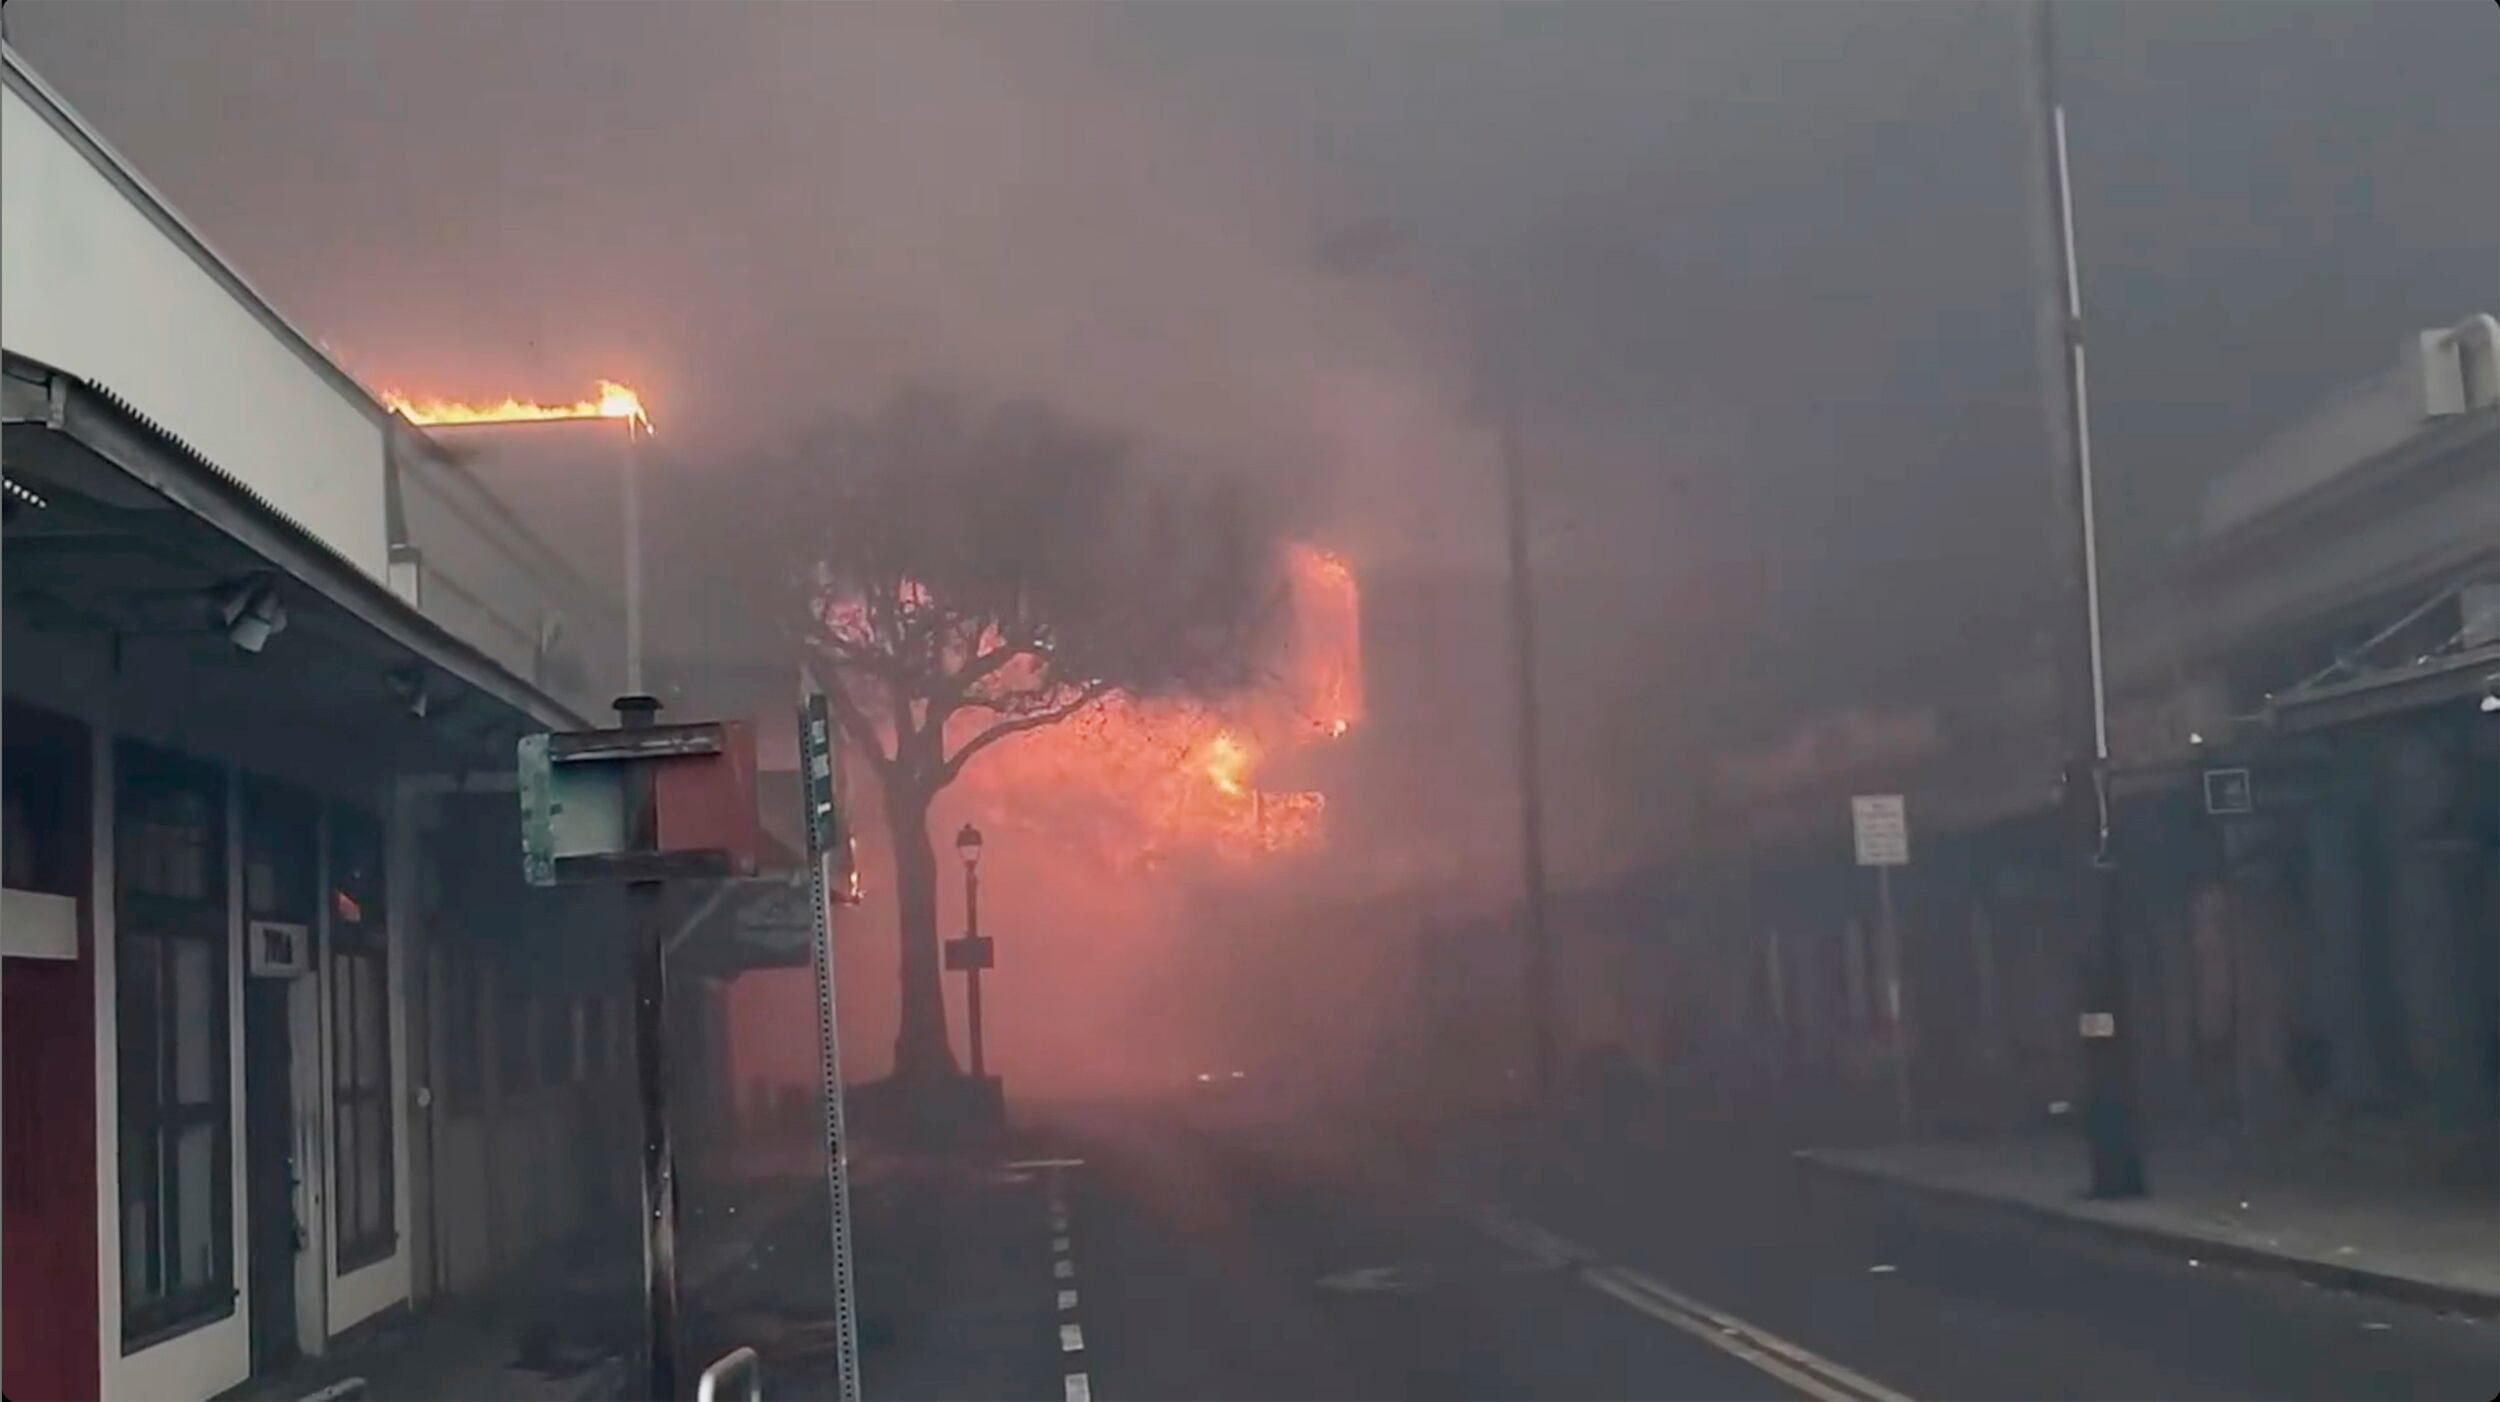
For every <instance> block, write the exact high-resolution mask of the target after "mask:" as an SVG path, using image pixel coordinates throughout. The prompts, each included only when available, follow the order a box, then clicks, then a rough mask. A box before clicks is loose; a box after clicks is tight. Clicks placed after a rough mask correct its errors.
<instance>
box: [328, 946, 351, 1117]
mask: <svg viewBox="0 0 2500 1402" xmlns="http://www.w3.org/2000/svg"><path fill="white" fill-rule="evenodd" d="M355 962H356V961H355V960H353V959H349V958H344V957H333V958H332V959H331V961H330V1058H331V1061H332V1062H333V1065H332V1066H331V1068H330V1076H331V1079H332V1081H333V1082H334V1084H336V1086H337V1087H338V1088H339V1089H341V1090H344V1089H346V1088H347V1087H348V1086H351V1085H353V1084H355V1066H356V980H355V979H354V978H352V977H350V971H351V970H353V969H354V967H355Z"/></svg>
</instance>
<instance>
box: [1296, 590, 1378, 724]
mask: <svg viewBox="0 0 2500 1402" xmlns="http://www.w3.org/2000/svg"><path fill="white" fill-rule="evenodd" d="M1286 564H1287V566H1288V567H1289V568H1290V569H1291V570H1292V584H1293V621H1294V640H1293V652H1294V658H1293V665H1292V666H1291V667H1290V668H1289V669H1288V676H1289V677H1290V678H1291V679H1292V683H1293V686H1294V690H1295V693H1296V694H1295V696H1294V701H1295V704H1296V705H1298V706H1299V707H1300V708H1301V709H1302V712H1303V714H1304V715H1306V716H1308V717H1309V718H1310V720H1311V723H1312V724H1313V725H1314V726H1316V727H1317V728H1318V729H1320V730H1321V731H1323V732H1325V733H1326V734H1328V735H1330V736H1331V737H1334V736H1339V735H1343V734H1345V733H1346V732H1347V731H1348V730H1351V729H1353V728H1354V723H1355V722H1356V721H1359V720H1361V719H1362V718H1363V622H1362V619H1363V596H1362V591H1361V589H1360V588H1359V587H1358V586H1357V584H1356V583H1355V579H1354V567H1353V566H1352V565H1350V564H1348V563H1347V562H1346V560H1345V557H1344V556H1341V555H1338V554H1336V553H1334V552H1332V551H1328V550H1322V549H1320V548H1319V547H1318V546H1316V545H1296V546H1294V547H1293V548H1292V550H1291V552H1290V554H1288V556H1287V557H1286Z"/></svg>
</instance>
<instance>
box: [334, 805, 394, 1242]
mask: <svg viewBox="0 0 2500 1402" xmlns="http://www.w3.org/2000/svg"><path fill="white" fill-rule="evenodd" d="M328 817H329V822H328V824H327V829H328V836H327V846H326V851H325V853H324V857H325V860H324V863H323V866H324V871H325V875H326V877H327V878H328V879H327V882H326V892H325V906H324V915H325V921H326V924H327V927H328V930H329V939H328V941H327V944H328V948H327V951H326V957H325V959H324V964H325V970H324V972H325V973H326V975H327V985H328V986H327V987H326V988H325V989H324V992H325V994H326V995H327V997H328V1000H329V1012H330V1020H329V1030H330V1047H329V1052H330V1106H329V1109H330V1221H331V1240H332V1243H333V1247H332V1250H333V1254H334V1256H335V1257H336V1261H337V1269H338V1273H339V1274H340V1275H342V1276H343V1275H346V1274H348V1273H349V1272H351V1271H357V1270H362V1269H363V1268H365V1267H366V1266H370V1265H373V1264H375V1263H377V1262H380V1261H387V1260H389V1259H390V1258H391V1257H392V1256H393V1255H395V1254H397V1252H398V1250H399V1182H398V1178H399V1159H398V1140H399V1126H398V1124H397V1116H396V1114H395V1113H394V1112H395V1109H396V1107H397V1103H398V1097H397V1096H396V1095H395V1094H394V1092H393V1086H394V1080H393V1072H394V1070H395V1067H394V1066H393V1064H392V1055H391V940H390V915H389V912H390V889H389V885H388V882H387V880H386V877H385V870H386V866H387V861H388V856H387V843H388V837H387V833H386V831H385V829H384V828H383V825H382V823H381V822H380V820H379V819H376V818H374V817H373V816H372V815H370V814H367V813H365V812H363V811H362V810H360V809H356V808H352V807H349V806H347V805H344V804H333V805H331V806H330V809H329V814H328ZM360 838H361V839H369V840H366V841H362V842H360V841H359V839H360ZM351 909H352V910H353V911H354V912H356V914H355V917H354V918H352V919H351V918H350V917H349V912H350V910H351ZM368 967H369V968H370V969H371V971H372V979H371V984H370V989H371V991H372V993H373V995H374V1002H373V1005H372V1006H371V1007H370V1008H368V1007H367V1005H366V1003H365V1000H364V998H363V997H362V996H361V994H360V990H361V989H363V988H365V987H367V985H364V984H362V983H360V982H359V981H358V980H357V979H356V977H355V971H356V970H357V969H360V968H368ZM342 1005H344V1010H345V1015H344V1016H342ZM369 1017H379V1018H380V1019H381V1025H380V1028H379V1031H378V1034H376V1035H375V1036H374V1038H373V1040H372V1041H371V1043H370V1046H371V1048H372V1050H373V1052H374V1054H375V1056H377V1057H378V1058H379V1064H378V1067H377V1066H375V1065H371V1064H368V1063H367V1060H366V1058H365V1056H364V1054H363V1053H364V1051H365V1049H366V1047H367V1039H366V1038H365V1037H364V1036H360V1035H359V1034H360V1033H362V1032H364V1031H365V1030H366V1019H367V1018H369ZM377 1110H378V1113H374V1112H375V1111H377ZM363 1115H370V1116H371V1118H370V1119H365V1118H362V1117H361V1116H363ZM360 1124H374V1125H378V1126H379V1128H380V1134H379V1136H378V1141H379V1146H380V1147H379V1149H378V1154H379V1159H378V1161H377V1162H376V1163H375V1164H374V1165H373V1168H374V1176H373V1180H372V1181H373V1183H374V1185H375V1188H376V1190H377V1192H378V1197H379V1200H378V1216H376V1217H374V1218H373V1219H372V1220H366V1217H365V1215H364V1210H365V1209H366V1208H369V1207H375V1206H376V1204H370V1203H366V1202H364V1201H363V1199H362V1197H361V1195H360V1194H361V1188H362V1185H363V1183H364V1182H365V1179H364V1178H363V1176H362V1174H361V1173H360V1172H359V1170H360V1169H361V1168H362V1167H363V1164H362V1163H361V1162H359V1161H358V1160H357V1158H356V1155H357V1154H359V1153H362V1152H366V1151H368V1150H371V1148H372V1146H371V1144H369V1143H368V1142H367V1140H366V1139H365V1138H364V1137H361V1136H360V1135H359V1134H358V1133H357V1127H358V1126H359V1125H360Z"/></svg>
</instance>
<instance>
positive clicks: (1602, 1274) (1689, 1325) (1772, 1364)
mask: <svg viewBox="0 0 2500 1402" xmlns="http://www.w3.org/2000/svg"><path fill="white" fill-rule="evenodd" d="M1581 1278H1582V1279H1583V1280H1586V1281H1587V1282H1588V1283H1589V1284H1590V1285H1592V1286H1595V1287H1596V1288H1597V1289H1598V1290H1600V1291H1603V1292H1604V1293H1606V1294H1608V1295H1612V1296H1613V1297H1615V1298H1616V1299H1618V1300H1621V1301H1622V1302H1623V1303H1625V1304H1627V1305H1630V1306H1631V1307H1632V1308H1634V1309H1636V1310H1639V1311H1640V1312H1641V1313H1643V1314H1645V1315H1648V1316H1649V1317H1650V1318H1652V1319H1655V1320H1658V1321H1660V1322H1661V1323H1665V1324H1671V1325H1673V1326H1675V1327H1676V1328H1678V1329H1681V1330H1683V1331H1684V1332H1685V1333H1687V1334H1690V1335H1692V1336H1693V1337H1694V1338H1696V1339H1699V1340H1701V1341H1702V1342H1703V1343H1706V1344H1708V1345H1710V1346H1711V1347H1712V1348H1715V1349H1717V1350H1719V1351H1720V1352H1722V1353H1726V1354H1731V1355H1733V1356H1735V1357H1737V1358H1740V1359H1743V1360H1744V1361H1745V1362H1747V1363H1750V1364H1752V1365H1753V1366H1754V1367H1756V1368H1758V1369H1760V1370H1761V1371H1763V1372H1765V1373H1768V1374H1770V1375H1771V1376H1772V1377H1775V1378H1777V1379H1779V1380H1780V1381H1781V1382H1784V1383H1786V1384H1788V1385H1789V1386H1790V1387H1793V1388H1795V1389H1797V1390H1798V1391H1799V1392H1802V1393H1804V1394H1805V1395H1806V1396H1808V1397H1812V1398H1815V1399H1817V1402H1861V1400H1860V1399H1858V1398H1856V1397H1853V1396H1851V1395H1850V1394H1849V1393H1846V1392H1842V1391H1841V1390H1840V1389H1838V1388H1835V1387H1826V1386H1824V1385H1823V1383H1821V1382H1820V1381H1818V1380H1816V1379H1815V1378H1812V1377H1809V1376H1808V1375H1806V1374H1804V1373H1801V1372H1799V1371H1797V1370H1796V1369H1794V1368H1791V1367H1789V1366H1788V1365H1787V1364H1785V1363H1782V1362H1780V1361H1779V1360H1778V1359H1776V1358H1773V1357H1772V1356H1770V1355H1769V1354H1767V1353H1763V1352H1761V1351H1759V1350H1757V1349H1753V1348H1749V1347H1747V1346H1746V1344H1745V1342H1744V1341H1743V1340H1741V1339H1737V1338H1733V1337H1730V1336H1728V1335H1724V1334H1721V1333H1720V1332H1719V1331H1718V1330H1716V1329H1714V1328H1712V1327H1710V1326H1709V1325H1706V1324H1703V1323H1702V1322H1701V1321H1699V1320H1697V1319H1693V1318H1691V1317H1690V1316H1687V1315H1686V1314H1684V1313H1683V1312H1682V1311H1680V1310H1675V1309H1670V1308H1668V1307H1667V1306H1666V1305H1665V1304H1664V1303H1663V1302H1661V1301H1658V1300H1655V1299H1652V1298H1651V1297H1650V1296H1649V1295H1648V1294H1646V1293H1644V1292H1642V1291H1640V1290H1636V1289H1634V1288H1632V1287H1631V1286H1629V1285H1626V1284H1623V1283H1621V1281H1620V1277H1619V1276H1618V1275H1617V1274H1616V1273H1615V1272H1614V1271H1612V1270H1610V1269H1608V1268H1606V1267H1603V1266H1595V1267H1591V1268H1590V1269H1588V1270H1586V1271H1584V1272H1582V1273H1581Z"/></svg>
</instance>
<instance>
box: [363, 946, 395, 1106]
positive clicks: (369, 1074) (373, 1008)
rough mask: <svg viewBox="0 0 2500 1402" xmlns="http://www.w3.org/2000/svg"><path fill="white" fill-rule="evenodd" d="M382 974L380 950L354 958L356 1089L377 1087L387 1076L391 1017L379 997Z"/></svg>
mask: <svg viewBox="0 0 2500 1402" xmlns="http://www.w3.org/2000/svg"><path fill="white" fill-rule="evenodd" d="M382 974H383V965H382V956H381V955H380V954H379V953H374V954H365V955H360V956H358V957H357V959H356V961H355V980H356V1081H355V1084H356V1087H357V1089H359V1090H378V1089H380V1088H381V1087H382V1086H383V1085H384V1083H385V1082H386V1081H387V1079H388V1077H389V1070H390V1059H389V1052H388V1050H387V1048H388V1045H389V1037H390V1027H391V1019H390V1006H389V1004H387V1003H386V1002H384V1001H383V997H382Z"/></svg>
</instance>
